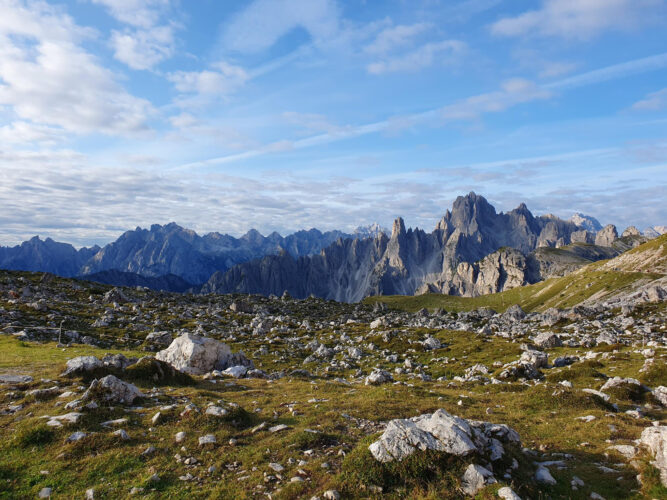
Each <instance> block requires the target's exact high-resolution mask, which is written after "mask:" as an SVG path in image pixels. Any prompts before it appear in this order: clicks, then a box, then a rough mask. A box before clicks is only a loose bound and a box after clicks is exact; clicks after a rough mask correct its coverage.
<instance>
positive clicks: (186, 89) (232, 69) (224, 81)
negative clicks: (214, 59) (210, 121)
mask: <svg viewBox="0 0 667 500" xmlns="http://www.w3.org/2000/svg"><path fill="white" fill-rule="evenodd" d="M213 68H214V69H213V70H204V71H176V72H174V73H170V74H169V75H168V76H167V77H168V78H169V80H170V81H171V82H172V83H173V84H174V87H176V90H178V91H179V92H183V93H186V94H199V95H207V96H215V95H219V96H224V95H227V94H230V93H232V92H233V91H235V90H236V89H238V88H239V87H241V86H242V85H243V84H244V83H245V82H246V81H247V80H248V78H249V77H248V73H247V72H246V71H245V70H244V69H243V68H241V67H240V66H234V65H233V64H228V63H226V62H219V63H216V64H214V65H213Z"/></svg>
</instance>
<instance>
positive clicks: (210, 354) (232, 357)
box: [155, 333, 253, 375]
mask: <svg viewBox="0 0 667 500" xmlns="http://www.w3.org/2000/svg"><path fill="white" fill-rule="evenodd" d="M155 357H156V358H157V359H158V360H160V361H165V362H166V363H169V364H170V365H171V366H173V367H174V368H176V369H177V370H180V371H182V372H184V373H188V374H190V375H204V374H205V373H208V372H210V371H212V370H224V369H226V368H228V367H230V366H236V365H243V366H250V367H252V366H253V365H252V362H251V361H249V360H248V359H246V357H245V356H243V354H241V353H239V354H232V351H231V349H230V348H229V346H228V345H226V344H223V343H222V342H218V341H217V340H215V339H211V338H208V337H202V336H200V335H196V334H193V333H185V334H183V335H181V336H180V337H178V338H176V339H175V340H174V341H173V342H172V343H171V344H170V345H169V347H167V348H166V349H164V350H162V351H160V352H158V353H157V355H156V356H155Z"/></svg>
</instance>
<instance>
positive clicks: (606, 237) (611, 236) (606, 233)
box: [595, 224, 618, 247]
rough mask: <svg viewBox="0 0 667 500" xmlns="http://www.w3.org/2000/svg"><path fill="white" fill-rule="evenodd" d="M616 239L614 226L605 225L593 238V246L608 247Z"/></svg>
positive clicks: (616, 233)
mask: <svg viewBox="0 0 667 500" xmlns="http://www.w3.org/2000/svg"><path fill="white" fill-rule="evenodd" d="M617 239H618V232H617V231H616V226H614V225H613V224H607V225H606V226H605V227H604V228H602V229H601V230H600V231H599V232H598V234H597V235H596V236H595V244H596V245H598V246H601V247H610V246H611V245H612V244H613V243H614V241H616V240H617Z"/></svg>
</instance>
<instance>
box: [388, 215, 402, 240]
mask: <svg viewBox="0 0 667 500" xmlns="http://www.w3.org/2000/svg"><path fill="white" fill-rule="evenodd" d="M404 234H405V222H404V221H403V217H397V218H396V220H395V221H394V225H393V226H392V228H391V237H392V238H397V237H399V236H401V235H404Z"/></svg>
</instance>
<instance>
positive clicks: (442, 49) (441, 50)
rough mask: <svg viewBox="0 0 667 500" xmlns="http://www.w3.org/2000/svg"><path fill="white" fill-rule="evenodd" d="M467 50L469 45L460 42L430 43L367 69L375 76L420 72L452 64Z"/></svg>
mask: <svg viewBox="0 0 667 500" xmlns="http://www.w3.org/2000/svg"><path fill="white" fill-rule="evenodd" d="M466 48H467V45H466V44H465V43H464V42H462V41H460V40H443V41H440V42H429V43H425V44H424V45H422V46H420V47H417V48H416V49H414V50H412V51H410V52H407V53H404V54H400V55H396V56H388V57H386V58H385V59H383V60H380V61H376V62H372V63H370V64H369V65H368V66H367V67H366V69H367V70H368V72H369V73H371V74H373V75H381V74H384V73H396V72H400V71H418V70H420V69H423V68H428V67H429V66H432V65H434V64H437V63H439V64H441V65H443V64H451V63H453V62H454V61H456V60H457V59H458V58H459V57H460V56H461V55H462V54H463V53H464V52H465V50H466Z"/></svg>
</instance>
